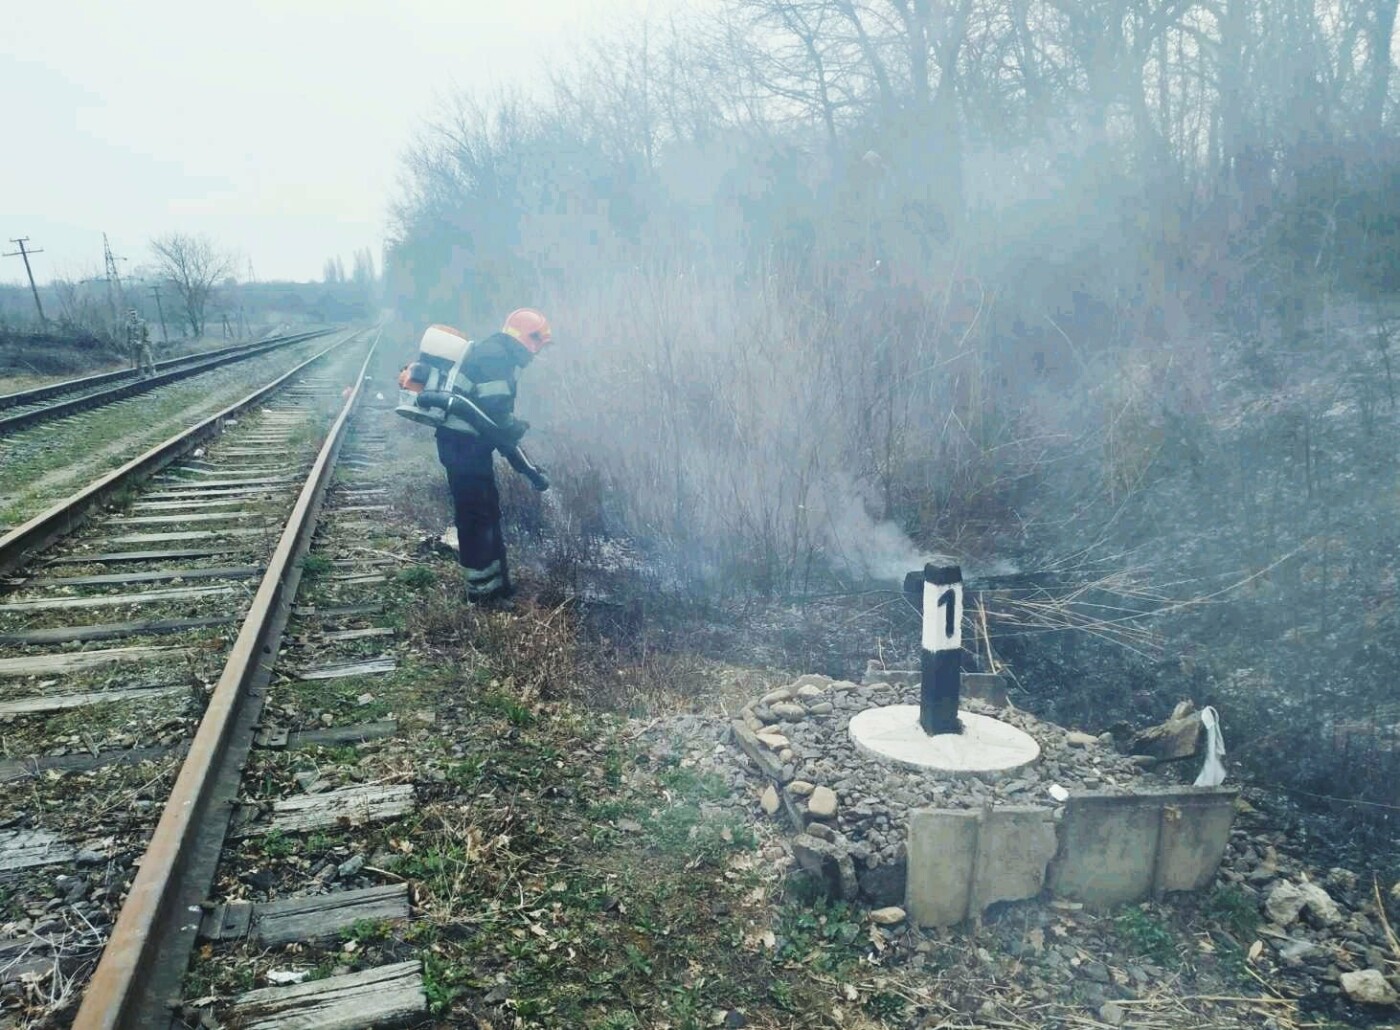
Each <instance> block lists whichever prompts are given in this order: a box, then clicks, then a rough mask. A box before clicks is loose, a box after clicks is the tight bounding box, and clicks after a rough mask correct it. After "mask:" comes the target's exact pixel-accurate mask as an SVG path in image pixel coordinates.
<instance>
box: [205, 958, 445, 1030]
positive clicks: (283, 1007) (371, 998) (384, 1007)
mask: <svg viewBox="0 0 1400 1030" xmlns="http://www.w3.org/2000/svg"><path fill="white" fill-rule="evenodd" d="M427 1007H428V996H427V993H426V992H425V991H424V989H423V964H422V963H421V962H399V963H396V964H394V965H391V966H378V967H376V968H374V969H365V970H362V971H360V972H358V973H346V974H345V975H343V976H331V977H327V978H326V979H324V980H313V981H311V982H310V983H303V984H293V985H291V986H290V987H263V988H260V989H258V990H256V991H248V992H247V993H246V994H240V995H239V996H238V997H236V998H235V999H234V1002H233V1009H232V1011H231V1012H230V1013H229V1020H228V1021H229V1022H231V1023H233V1024H235V1025H237V1026H239V1027H241V1028H242V1030H361V1028H363V1027H370V1026H390V1025H393V1024H396V1023H401V1022H404V1021H407V1020H416V1019H420V1018H422V1016H423V1015H424V1013H425V1012H426V1011H427Z"/></svg>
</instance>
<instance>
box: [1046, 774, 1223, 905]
mask: <svg viewBox="0 0 1400 1030" xmlns="http://www.w3.org/2000/svg"><path fill="white" fill-rule="evenodd" d="M1238 793H1239V792H1238V791H1237V790H1235V789H1233V788H1219V787H1167V788H1160V789H1148V790H1140V791H1137V792H1136V793H1133V794H1117V795H1115V794H1107V793H1101V792H1098V791H1091V792H1087V793H1083V794H1075V795H1073V796H1071V797H1070V799H1069V801H1068V802H1067V803H1066V805H1065V815H1064V819H1063V820H1062V821H1061V823H1060V828H1059V837H1060V849H1059V853H1058V854H1057V856H1056V859H1055V862H1054V863H1053V865H1052V867H1051V870H1050V877H1049V883H1050V888H1051V890H1053V891H1054V892H1055V893H1056V894H1057V895H1059V896H1061V897H1065V898H1069V899H1071V900H1074V901H1082V902H1084V904H1085V905H1087V906H1089V907H1091V908H1108V907H1110V906H1113V905H1120V904H1125V903H1127V902H1130V901H1141V900H1142V899H1144V898H1147V897H1150V896H1152V895H1156V894H1160V893H1162V892H1163V891H1175V890H1195V889H1199V888H1200V887H1203V886H1207V885H1209V884H1210V883H1211V882H1212V881H1213V880H1214V878H1215V871H1216V869H1217V868H1218V866H1219V865H1220V860H1221V858H1222V857H1223V856H1224V854H1225V847H1226V845H1227V844H1228V843H1229V838H1230V827H1231V826H1232V825H1233V823H1234V817H1235V803H1234V802H1235V798H1236V796H1237V795H1238Z"/></svg>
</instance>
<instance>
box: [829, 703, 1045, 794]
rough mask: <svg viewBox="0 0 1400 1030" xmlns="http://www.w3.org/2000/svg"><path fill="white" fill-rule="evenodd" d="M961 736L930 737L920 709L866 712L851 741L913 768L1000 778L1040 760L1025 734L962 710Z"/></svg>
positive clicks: (894, 707)
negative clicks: (923, 725)
mask: <svg viewBox="0 0 1400 1030" xmlns="http://www.w3.org/2000/svg"><path fill="white" fill-rule="evenodd" d="M958 718H959V719H960V720H962V725H963V731H962V732H961V733H940V734H938V735H937V736H934V737H930V736H929V735H928V734H926V733H924V731H923V727H921V726H920V725H919V706H918V705H887V706H886V707H884V708H867V709H866V710H865V711H863V712H861V713H859V714H858V715H856V716H854V717H853V718H852V719H851V740H852V741H854V742H855V745H856V747H857V748H858V749H859V750H861V751H863V752H865V753H866V754H867V755H871V756H873V757H875V758H880V759H884V760H885V761H887V762H893V763H894V764H896V765H902V766H904V767H905V768H908V769H919V770H922V771H925V772H934V773H942V774H944V775H947V776H955V777H956V776H968V777H972V776H975V777H978V778H979V779H996V778H997V776H998V775H1000V774H1002V773H1007V772H1010V771H1011V770H1013V769H1019V768H1021V767H1022V766H1025V765H1030V764H1031V763H1032V762H1034V761H1036V760H1037V759H1038V758H1040V745H1039V744H1037V743H1036V742H1035V738H1034V737H1032V736H1031V735H1030V734H1029V733H1026V732H1025V731H1024V730H1018V729H1017V728H1016V727H1015V726H1012V725H1010V724H1008V723H1004V722H1002V721H1001V720H1000V719H993V718H991V717H990V716H987V715H976V714H974V713H973V712H959V713H958Z"/></svg>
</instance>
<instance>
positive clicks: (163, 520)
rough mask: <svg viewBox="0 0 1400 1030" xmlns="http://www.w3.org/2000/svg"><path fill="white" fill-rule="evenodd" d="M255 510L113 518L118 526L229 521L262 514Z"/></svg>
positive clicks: (252, 517)
mask: <svg viewBox="0 0 1400 1030" xmlns="http://www.w3.org/2000/svg"><path fill="white" fill-rule="evenodd" d="M261 514H262V513H261V512H255V511H204V512H192V513H189V514H185V515H122V516H119V517H118V518H115V519H113V520H112V522H113V524H115V525H118V526H168V525H170V524H172V523H183V522H228V521H230V520H236V519H255V518H259V517H260V516H261Z"/></svg>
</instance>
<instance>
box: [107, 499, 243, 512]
mask: <svg viewBox="0 0 1400 1030" xmlns="http://www.w3.org/2000/svg"><path fill="white" fill-rule="evenodd" d="M245 503H246V502H245V500H244V499H243V498H242V497H231V498H229V499H228V500H227V501H137V502H136V503H135V504H133V505H132V506H131V507H132V509H133V510H134V509H138V508H139V509H140V510H141V511H199V510H201V509H203V508H238V507H241V506H243V505H244V504H245Z"/></svg>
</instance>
